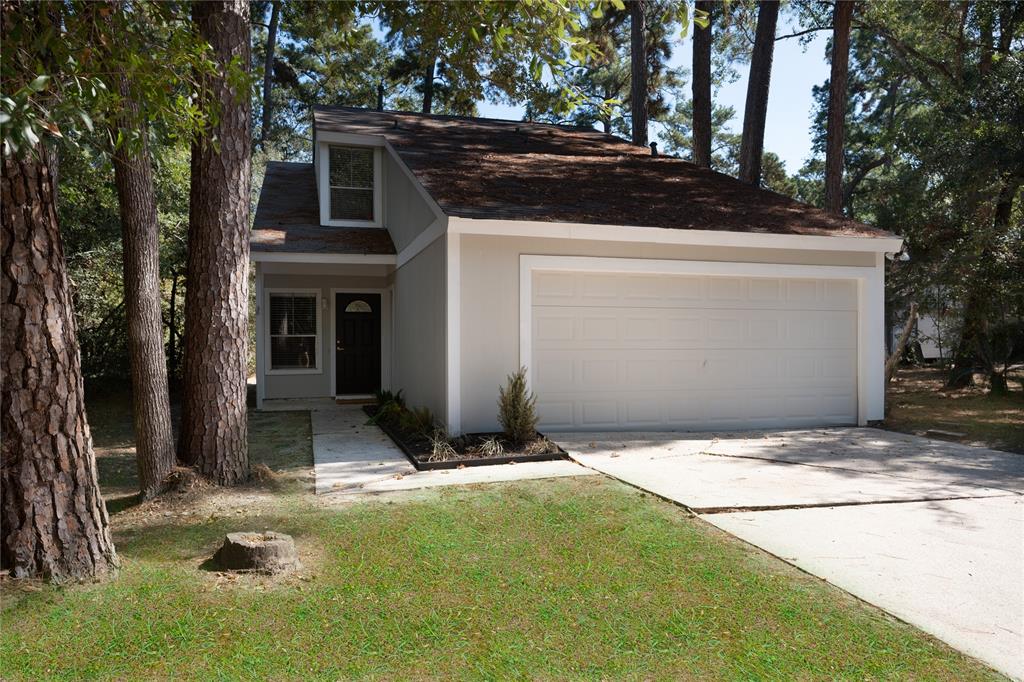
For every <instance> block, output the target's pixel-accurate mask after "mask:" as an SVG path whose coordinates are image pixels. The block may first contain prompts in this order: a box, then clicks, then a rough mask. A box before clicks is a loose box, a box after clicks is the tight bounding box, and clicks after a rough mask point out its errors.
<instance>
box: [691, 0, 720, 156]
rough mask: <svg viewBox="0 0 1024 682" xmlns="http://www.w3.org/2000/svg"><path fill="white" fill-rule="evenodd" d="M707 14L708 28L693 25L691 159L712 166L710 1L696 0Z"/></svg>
mask: <svg viewBox="0 0 1024 682" xmlns="http://www.w3.org/2000/svg"><path fill="white" fill-rule="evenodd" d="M696 7H697V9H698V10H703V11H705V12H707V14H708V26H707V28H701V27H700V26H697V25H694V27H693V162H694V163H695V164H697V165H698V166H701V167H702V168H710V167H711V26H712V23H711V22H712V21H713V17H714V10H715V2H714V1H713V0H697V5H696Z"/></svg>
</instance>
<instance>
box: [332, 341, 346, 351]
mask: <svg viewBox="0 0 1024 682" xmlns="http://www.w3.org/2000/svg"><path fill="white" fill-rule="evenodd" d="M334 349H335V350H345V347H344V346H342V345H341V341H337V342H336V343H335V344H334Z"/></svg>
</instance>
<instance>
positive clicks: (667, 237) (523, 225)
mask: <svg viewBox="0 0 1024 682" xmlns="http://www.w3.org/2000/svg"><path fill="white" fill-rule="evenodd" d="M752 227H756V226H752ZM448 232H449V234H451V233H459V234H484V235H496V236H512V237H546V238H549V239H589V240H595V241H615V242H645V243H652V244H686V245H690V246H727V247H734V248H766V249H806V250H815V251H866V252H885V253H894V252H897V251H899V250H900V248H902V246H903V238H902V237H895V236H894V237H841V236H836V237H825V236H817V235H798V234H769V233H764V232H731V231H725V230H674V229H669V228H664V227H639V226H634V225H589V224H584V223H555V222H539V221H530V220H479V219H476V218H458V217H451V218H449V219H448Z"/></svg>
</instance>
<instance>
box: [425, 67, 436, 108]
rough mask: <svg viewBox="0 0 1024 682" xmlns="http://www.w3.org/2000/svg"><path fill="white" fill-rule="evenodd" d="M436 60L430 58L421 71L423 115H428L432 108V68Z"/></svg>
mask: <svg viewBox="0 0 1024 682" xmlns="http://www.w3.org/2000/svg"><path fill="white" fill-rule="evenodd" d="M436 64H437V58H436V57H435V58H432V59H431V60H430V63H429V64H428V65H427V68H426V69H424V71H423V113H424V114H429V113H430V112H431V109H433V108H434V67H435V65H436Z"/></svg>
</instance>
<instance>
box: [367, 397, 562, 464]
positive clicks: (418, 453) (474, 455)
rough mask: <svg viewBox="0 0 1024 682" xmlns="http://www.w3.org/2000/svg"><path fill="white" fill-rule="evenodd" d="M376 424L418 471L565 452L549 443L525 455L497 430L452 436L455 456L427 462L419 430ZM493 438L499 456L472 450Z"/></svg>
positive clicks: (429, 452)
mask: <svg viewBox="0 0 1024 682" xmlns="http://www.w3.org/2000/svg"><path fill="white" fill-rule="evenodd" d="M363 411H364V412H366V414H367V415H369V416H370V417H373V416H374V415H376V413H377V406H376V405H366V406H365V407H363ZM376 424H377V426H379V427H380V429H381V430H382V431H383V432H384V433H386V434H387V435H388V437H390V438H391V440H393V441H394V442H395V445H397V446H398V447H399V449H401V450H402V452H404V453H405V456H406V457H408V458H409V461H410V462H412V465H413V466H414V467H416V469H417V470H419V471H430V470H434V469H461V468H463V467H474V466H487V465H489V464H515V463H517V462H550V461H552V460H556V459H568V453H567V452H566V451H565V450H563V449H562V448H560V447H558V446H557V445H554V444H553V443H552V445H553V446H554V447H553V451H551V452H546V453H543V454H529V453H527V452H525V451H524V448H516V447H515V446H513V445H512V444H510V443H509V442H508V441H506V440H505V439H504V438H502V434H500V433H467V434H463V435H462V436H459V437H458V438H454V439H452V440H451V441H449V442H450V444H451V446H452V448H453V449H454V450H455V456H453V457H450V458H447V459H444V460H437V461H431V458H432V456H433V444H432V443H431V442H430V439H429V438H427V437H426V435H425V434H423V433H419V432H417V433H412V432H408V431H404V430H402V429H400V428H399V427H398V426H397V425H395V424H392V423H388V422H386V421H384V420H381V421H379V422H376ZM490 438H497V439H498V440H499V441H500V442H501V444H502V446H503V448H504V454H502V455H501V456H499V457H491V456H486V455H483V454H481V453H480V452H477V451H476V448H477V447H478V446H479V445H480V444H481V443H483V442H484V441H485V440H487V439H490ZM543 438H544V435H543V434H540V433H538V434H537V439H543Z"/></svg>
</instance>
